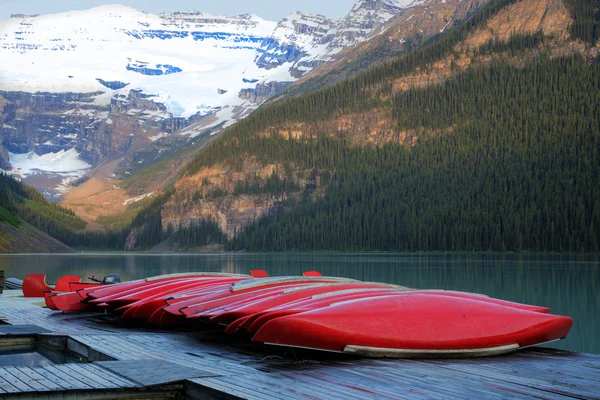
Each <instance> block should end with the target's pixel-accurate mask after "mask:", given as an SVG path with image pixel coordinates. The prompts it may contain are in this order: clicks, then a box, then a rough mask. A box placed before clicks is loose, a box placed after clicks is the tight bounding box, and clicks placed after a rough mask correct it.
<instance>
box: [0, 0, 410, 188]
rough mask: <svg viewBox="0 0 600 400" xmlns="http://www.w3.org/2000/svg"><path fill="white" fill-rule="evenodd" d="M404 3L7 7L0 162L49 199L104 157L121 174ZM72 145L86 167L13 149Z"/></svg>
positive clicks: (234, 112) (0, 29)
mask: <svg viewBox="0 0 600 400" xmlns="http://www.w3.org/2000/svg"><path fill="white" fill-rule="evenodd" d="M408 3H409V2H405V1H387V0H377V1H373V0H368V1H367V0H365V1H360V2H359V3H357V4H356V5H355V7H353V9H352V10H351V11H350V13H349V14H348V15H347V16H345V17H343V18H340V19H335V20H334V19H328V18H326V17H322V16H313V15H310V14H307V13H299V12H297V13H292V14H290V16H288V17H286V18H284V19H283V20H282V21H280V22H279V23H276V22H271V21H266V20H264V19H262V18H260V17H258V16H256V15H255V14H242V15H238V16H233V17H225V16H219V15H212V14H209V13H203V12H198V11H192V12H176V13H171V14H165V13H164V14H160V15H154V14H150V13H144V12H141V11H138V10H135V9H133V8H130V7H126V6H121V5H105V6H100V7H96V8H93V9H90V10H84V11H73V12H67V13H58V14H50V15H36V16H25V15H15V16H14V18H12V19H11V20H7V21H1V22H0V33H1V34H2V35H0V57H1V58H2V60H3V73H2V75H1V76H0V97H1V98H0V105H1V106H2V108H3V110H2V112H0V123H1V125H0V138H1V140H0V146H2V147H0V166H1V167H3V169H4V170H9V165H13V167H14V168H13V170H12V173H16V174H17V175H19V176H21V177H22V178H24V179H25V181H26V182H28V183H31V184H33V185H36V187H38V188H39V189H41V190H43V191H44V193H46V194H47V195H48V196H51V197H53V198H54V199H60V198H61V197H62V195H63V193H64V192H65V191H68V190H70V188H71V186H70V185H71V184H72V183H73V182H78V180H79V179H80V178H83V177H84V176H85V175H86V174H87V175H89V174H90V173H93V171H94V170H95V168H96V167H98V166H99V165H101V164H103V163H106V162H110V161H112V160H115V159H121V160H123V161H122V165H121V166H120V168H118V169H115V170H114V171H113V173H114V174H115V175H118V178H120V179H125V178H127V177H128V175H130V174H133V173H135V172H136V171H138V170H140V169H142V168H143V167H146V166H149V165H152V163H154V162H156V160H158V159H160V158H161V157H162V155H163V154H164V153H171V154H176V153H177V152H178V151H180V150H181V149H182V148H184V147H186V146H193V145H196V144H197V142H198V141H202V140H207V139H208V138H209V137H210V136H211V135H218V134H220V133H221V132H222V131H223V130H224V129H226V128H227V127H228V126H231V125H232V124H233V123H234V122H235V121H237V120H239V119H242V118H244V117H246V116H247V115H249V114H250V113H251V112H253V111H254V110H255V109H256V108H257V107H259V106H260V104H262V102H264V101H265V100H266V99H267V98H268V97H270V96H271V95H273V94H276V93H278V92H279V91H281V90H283V89H284V88H285V87H287V86H288V85H289V84H291V83H292V82H293V81H295V80H296V79H297V78H299V77H300V76H302V75H304V74H305V73H306V72H308V71H309V70H311V69H312V68H313V67H315V66H317V65H319V64H322V63H323V62H326V61H327V60H329V59H330V58H331V57H332V56H333V55H334V54H336V53H337V52H339V51H340V50H341V49H342V48H344V47H345V46H347V45H349V44H352V43H356V42H358V41H362V40H366V39H367V38H368V37H369V35H370V34H371V33H372V32H373V30H374V29H377V28H379V27H380V26H382V25H383V24H384V23H386V22H387V21H388V20H389V19H391V18H393V16H394V15H395V13H397V12H399V11H400V10H401V8H400V5H406V6H409V4H408ZM74 93H77V95H76V96H74V95H72V94H74ZM72 149H74V151H75V152H76V157H75V158H74V160H73V164H74V165H75V164H77V165H80V164H81V162H83V163H86V164H89V166H90V167H89V169H74V170H71V171H61V172H63V174H56V171H46V170H44V169H43V168H42V166H41V165H35V164H33V163H32V162H29V163H26V164H23V163H22V159H23V157H19V155H20V154H24V153H31V152H34V153H35V154H36V155H37V156H48V157H59V155H58V153H59V152H60V151H64V152H67V151H70V150H72ZM11 159H12V161H11ZM30 161H31V160H30ZM33 169H37V170H38V171H40V172H38V173H36V174H33V175H32V174H31V173H29V172H26V171H32V170H33ZM34 175H37V176H34ZM57 183H58V184H57Z"/></svg>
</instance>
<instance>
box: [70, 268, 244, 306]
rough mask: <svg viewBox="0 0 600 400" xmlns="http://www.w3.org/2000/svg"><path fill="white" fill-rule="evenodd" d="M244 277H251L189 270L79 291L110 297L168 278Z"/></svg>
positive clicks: (90, 296)
mask: <svg viewBox="0 0 600 400" xmlns="http://www.w3.org/2000/svg"><path fill="white" fill-rule="evenodd" d="M236 276H237V277H242V278H250V276H248V275H242V274H229V273H220V272H188V273H180V274H168V275H159V276H155V277H151V278H144V279H138V280H135V281H129V282H123V283H118V284H115V285H103V286H105V287H102V288H91V289H83V290H80V291H78V293H79V294H80V296H81V298H82V299H84V300H86V299H90V300H91V299H97V298H99V297H109V296H111V295H115V294H116V295H120V294H123V293H124V292H125V291H126V290H134V289H137V288H141V287H144V286H148V285H153V284H156V283H159V282H164V281H168V280H175V279H179V280H181V279H185V278H194V277H196V278H198V277H204V278H207V279H209V278H219V277H236Z"/></svg>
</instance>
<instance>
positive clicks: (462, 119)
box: [171, 0, 600, 252]
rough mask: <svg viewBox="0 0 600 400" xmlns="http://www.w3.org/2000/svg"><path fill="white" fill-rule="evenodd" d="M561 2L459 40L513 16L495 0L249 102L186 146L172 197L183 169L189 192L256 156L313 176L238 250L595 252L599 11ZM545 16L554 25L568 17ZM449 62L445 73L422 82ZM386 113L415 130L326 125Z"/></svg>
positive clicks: (252, 229)
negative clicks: (521, 21)
mask: <svg viewBox="0 0 600 400" xmlns="http://www.w3.org/2000/svg"><path fill="white" fill-rule="evenodd" d="M548 3H549V4H550V3H553V6H556V7H555V8H556V9H557V10H558V9H559V8H560V7H559V6H560V4H558V5H557V4H554V3H557V2H556V1H548ZM593 3H594V4H596V3H597V2H593ZM567 5H568V6H569V7H570V9H569V10H570V12H571V16H572V17H573V18H574V21H575V23H573V24H572V25H571V26H570V27H569V26H566V24H567V23H570V22H562V23H563V26H560V27H558V29H557V30H556V31H548V30H545V31H544V30H540V31H537V32H533V33H523V34H520V33H518V31H516V30H515V31H514V32H513V34H512V35H511V36H510V38H508V39H506V40H501V39H498V38H496V39H494V36H491V39H486V40H485V41H484V42H483V43H482V44H481V45H479V47H475V48H473V47H470V46H472V45H470V44H469V43H471V42H476V40H473V39H472V38H473V36H476V35H477V33H478V32H481V31H484V32H485V33H486V34H487V32H489V30H490V29H491V28H489V27H487V28H486V26H489V25H486V24H487V22H488V21H490V20H491V19H492V18H495V16H496V15H499V16H500V17H502V18H503V19H501V20H500V22H498V21H497V20H495V21H494V23H495V24H496V25H499V24H501V23H504V24H507V23H508V24H510V20H511V18H513V17H514V19H515V20H517V19H518V17H521V18H523V16H513V15H512V14H511V11H510V10H512V9H511V8H509V7H513V6H514V7H523V6H522V4H521V2H519V1H511V0H501V1H496V2H493V3H491V4H490V6H488V7H486V8H485V9H484V10H482V12H480V13H478V14H476V15H475V16H474V17H473V18H471V19H470V20H469V21H468V22H467V23H466V24H464V25H462V26H461V27H458V28H456V29H454V30H453V31H451V32H449V33H447V34H446V35H443V36H441V37H440V38H438V39H437V40H435V41H433V42H431V43H430V44H428V45H426V46H425V47H423V48H422V49H418V50H416V51H414V52H412V53H410V54H407V55H405V56H402V57H400V58H399V59H398V60H396V61H394V62H393V63H390V64H386V65H384V66H380V67H377V68H374V69H372V70H370V71H368V72H366V73H363V74H360V75H358V76H356V77H354V78H351V79H349V80H347V81H344V82H342V83H340V84H337V85H334V86H332V87H329V88H326V89H323V90H319V91H316V92H312V93H308V94H305V95H302V96H299V97H297V98H293V99H288V100H285V101H283V102H281V103H278V104H275V105H273V106H270V107H265V108H263V109H260V110H258V111H257V112H255V113H254V114H253V115H252V116H251V117H249V118H248V119H246V120H244V121H242V122H240V123H238V124H237V125H236V126H234V127H233V128H231V129H230V130H229V132H227V133H226V134H225V135H224V136H223V138H222V139H221V140H219V141H218V142H217V143H215V144H213V145H212V146H210V147H209V149H207V151H203V152H201V153H200V154H199V155H198V156H197V157H196V159H195V160H194V161H193V162H192V163H191V164H190V166H189V168H188V169H187V171H186V174H185V175H184V176H183V177H182V179H181V182H182V183H181V184H180V185H179V186H178V185H175V187H176V192H175V195H174V196H173V198H174V199H172V201H171V203H172V204H171V208H173V209H177V210H178V211H177V212H178V213H179V214H181V210H185V209H186V207H187V208H188V209H191V208H190V206H189V205H187V206H186V201H187V202H188V203H187V204H189V202H190V201H191V202H192V203H193V198H191V197H190V196H191V194H192V193H193V184H194V182H200V183H199V184H198V185H199V186H198V189H197V190H203V188H204V187H205V186H206V185H207V184H209V183H210V182H208V181H207V180H206V179H204V180H200V179H195V178H194V177H201V176H204V175H205V174H206V171H208V170H210V169H214V168H217V167H219V166H221V167H222V166H223V165H229V166H231V168H232V171H234V172H235V171H241V170H243V169H244V166H245V165H246V164H247V160H254V162H257V163H259V164H260V165H276V166H284V167H286V169H288V170H292V171H294V172H293V173H292V174H291V175H290V174H289V173H288V174H287V175H288V176H293V175H294V174H296V175H304V176H306V175H307V174H308V175H310V178H309V183H308V184H307V185H306V187H305V191H304V193H303V195H301V196H291V195H290V196H288V202H287V204H285V205H286V206H287V207H286V208H285V211H283V212H281V211H280V212H277V213H270V215H269V216H266V217H263V218H261V219H259V220H258V221H256V222H254V223H251V224H250V225H248V226H247V227H246V228H245V229H242V230H236V231H235V232H234V234H233V236H234V237H233V239H232V240H231V241H230V242H229V248H231V249H234V250H242V249H245V250H256V251H260V250H293V249H294V250H360V251H363V250H390V251H398V250H455V251H456V250H467V251H487V250H493V251H503V250H512V251H571V252H580V251H585V252H598V251H599V250H598V248H599V247H600V243H599V241H598V240H599V238H600V231H599V225H600V219H599V218H600V204H599V203H598V201H597V200H596V199H597V198H598V195H599V194H600V181H599V175H600V174H599V171H598V169H599V165H600V159H599V155H598V143H599V142H598V140H599V136H600V130H599V129H598V115H600V110H599V109H598V105H599V104H600V102H599V98H598V93H600V86H599V77H600V70H599V69H598V59H597V54H598V52H597V51H595V50H594V46H592V44H593V40H594V36H593V35H592V36H590V34H589V32H590V29H591V30H592V31H594V32H595V30H594V29H596V28H594V26H595V25H594V24H597V19H598V14H597V13H596V14H593V13H592V15H595V17H593V18H588V16H587V14H586V13H584V12H582V9H585V7H587V5H585V6H584V5H582V4H581V3H573V2H570V3H568V4H567ZM542 6H543V5H542ZM542 6H540V7H542ZM563 8H564V7H563ZM597 9H598V7H597V5H596V6H595V10H597ZM555 14H556V18H555V19H554V20H553V21H552V22H554V23H555V25H556V22H555V21H566V19H565V18H568V16H566V17H565V16H564V15H562V14H560V12H559V11H556V12H555ZM583 14H586V18H582V17H581V15H583ZM500 17H499V18H500ZM561 18H562V19H561ZM507 21H508V22H507ZM515 23H516V22H515ZM509 26H510V25H509ZM553 32H556V33H553ZM560 32H569V33H568V34H567V35H566V37H565V35H562V34H561V33H560ZM488 36H489V35H488ZM479 37H486V35H484V34H480V35H479ZM475 39H477V37H475ZM583 41H585V42H586V43H587V44H586V45H584V44H583ZM576 48H577V49H579V50H575V51H571V50H568V49H576ZM565 49H567V50H565ZM579 54H584V55H585V56H584V57H582V56H580V55H579ZM465 58H467V59H468V60H467V61H469V63H468V64H470V66H469V65H468V66H467V67H464V66H462V65H463V64H464V61H465ZM447 60H449V61H448V64H449V65H450V68H448V70H446V71H443V72H444V74H445V75H443V77H442V79H441V80H438V81H437V82H436V81H433V80H428V79H429V76H428V74H429V72H428V71H432V72H435V69H434V64H436V63H440V62H442V61H443V62H446V61H447ZM455 65H456V67H455ZM419 74H420V75H422V76H424V78H421V79H424V84H419V85H417V86H416V87H413V88H412V89H411V88H410V87H409V88H408V89H407V90H399V86H398V80H402V79H405V78H407V77H411V76H416V77H417V78H419ZM413 80H414V79H413ZM429 81H431V82H432V83H436V85H428V84H427V82H429ZM440 83H441V84H440ZM382 110H389V113H390V116H391V117H390V120H391V122H390V124H391V125H392V126H393V131H394V132H395V133H394V135H398V136H399V137H400V136H402V135H408V134H411V135H413V136H414V137H415V138H416V139H415V140H414V142H413V144H414V145H413V146H412V147H408V146H406V145H404V144H401V142H402V141H401V140H390V141H388V142H387V143H384V144H382V145H370V144H369V143H368V142H363V143H360V144H359V145H357V142H356V136H357V135H359V136H360V135H364V136H366V135H368V134H369V133H368V130H369V129H370V128H371V127H372V125H368V124H367V125H366V131H367V132H365V133H364V134H363V133H360V132H358V133H354V134H349V133H348V132H347V131H346V132H344V131H340V130H337V131H336V127H337V126H339V124H338V125H335V124H331V123H328V121H332V119H335V118H344V117H345V118H347V119H352V118H354V117H355V116H357V115H364V114H367V115H368V114H369V113H370V114H376V113H379V112H381V111H382ZM357 113H358V114H357ZM360 113H363V114H360ZM338 121H339V119H338ZM259 182H260V180H259ZM262 183H263V184H266V183H265V181H264V179H263V181H262ZM249 184H255V181H253V182H250V183H249ZM315 188H318V189H319V190H320V192H319V190H317V191H316V192H315V191H314V189H315ZM227 195H229V197H230V198H231V201H233V202H235V201H236V199H237V198H235V196H233V195H232V193H227V192H226V193H225V194H221V196H225V197H227ZM186 196H187V200H184V199H185V198H186ZM238 198H239V197H238ZM190 199H192V200H190ZM205 204H206V202H205ZM175 205H179V206H177V207H176V206H175ZM172 219H176V217H175V216H174V215H172V216H171V220H172Z"/></svg>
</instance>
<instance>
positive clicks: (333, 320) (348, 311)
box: [253, 292, 573, 358]
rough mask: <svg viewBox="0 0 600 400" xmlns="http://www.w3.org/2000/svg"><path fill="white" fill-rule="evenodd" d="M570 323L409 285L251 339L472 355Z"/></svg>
mask: <svg viewBox="0 0 600 400" xmlns="http://www.w3.org/2000/svg"><path fill="white" fill-rule="evenodd" d="M572 324H573V320H572V319H571V318H568V317H563V316H556V315H550V314H546V313H540V312H534V311H528V310H521V309H516V308H512V307H507V306H503V305H499V304H494V303H489V302H483V301H477V300H473V299H469V298H462V297H451V296H442V295H439V294H433V293H411V292H406V293H402V294H395V295H390V296H381V297H367V298H361V299H355V300H350V301H344V302H340V303H335V304H332V305H331V306H328V307H323V308H319V309H315V310H312V311H307V312H303V313H299V314H293V315H288V316H284V317H279V318H275V319H272V320H270V321H268V322H267V323H265V324H264V325H263V326H262V327H261V328H260V329H258V331H257V332H256V334H255V335H254V337H253V340H254V341H258V342H263V343H266V344H273V345H283V346H291V347H301V348H309V349H317V350H324V351H334V352H342V353H352V354H357V355H363V356H369V357H399V358H403V357H476V356H486V355H496V354H503V353H508V352H512V351H515V350H518V349H520V348H524V347H528V346H533V345H537V344H542V343H547V342H551V341H554V340H559V339H561V338H564V337H565V336H566V335H567V333H568V332H569V330H570V328H571V326H572Z"/></svg>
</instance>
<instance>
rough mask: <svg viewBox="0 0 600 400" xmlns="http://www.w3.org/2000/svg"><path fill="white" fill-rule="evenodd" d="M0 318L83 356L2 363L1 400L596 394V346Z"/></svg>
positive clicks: (41, 313)
mask: <svg viewBox="0 0 600 400" xmlns="http://www.w3.org/2000/svg"><path fill="white" fill-rule="evenodd" d="M0 319H2V321H3V322H4V323H5V324H7V325H0V345H2V343H9V344H10V343H25V344H26V343H30V344H31V343H32V342H34V341H35V343H37V345H43V346H49V347H54V348H59V349H68V350H70V351H71V352H73V353H75V354H77V355H78V356H79V357H80V358H81V359H82V361H84V362H83V363H71V364H62V365H60V364H56V365H50V366H43V367H23V366H15V367H0V399H4V398H7V399H9V398H10V399H12V398H18V399H34V398H35V399H69V398H73V399H109V398H110V399H114V398H126V399H150V398H161V399H162V398H177V399H184V398H188V399H229V398H244V399H357V400H358V399H522V398H535V399H600V355H592V354H581V353H571V352H564V351H558V350H551V349H541V348H534V349H530V350H526V351H521V352H518V353H515V354H512V355H507V356H499V357H490V358H480V359H470V360H443V361H442V360H385V359H359V358H353V357H348V356H338V355H332V354H327V353H325V354H321V353H314V352H307V351H292V350H290V349H284V348H277V347H267V346H259V345H254V344H251V343H248V342H244V341H239V340H236V339H233V338H230V337H226V336H225V335H224V334H222V333H220V332H218V331H213V332H164V331H154V330H148V329H143V328H132V327H125V326H122V325H117V324H115V323H114V321H112V319H111V318H110V317H109V316H104V315H101V314H63V313H61V312H55V311H51V310H48V309H45V308H39V307H37V308H31V307H28V308H26V309H20V308H18V307H11V308H0Z"/></svg>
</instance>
